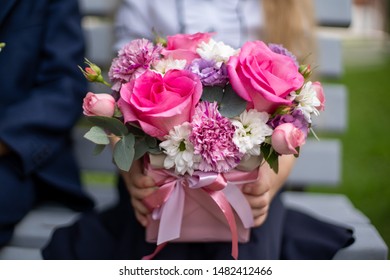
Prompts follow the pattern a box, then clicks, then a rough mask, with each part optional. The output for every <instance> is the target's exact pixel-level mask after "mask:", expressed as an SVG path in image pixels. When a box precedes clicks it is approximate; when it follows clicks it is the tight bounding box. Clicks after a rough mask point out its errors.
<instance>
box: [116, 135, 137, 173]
mask: <svg viewBox="0 0 390 280" xmlns="http://www.w3.org/2000/svg"><path fill="white" fill-rule="evenodd" d="M134 144H135V137H134V135H133V134H127V135H126V136H124V137H122V138H121V139H120V140H119V141H118V142H117V143H116V144H115V146H114V155H113V156H114V162H115V164H116V166H117V167H118V168H119V169H121V170H123V171H129V170H130V167H131V165H132V163H133V160H134V153H135V152H134Z"/></svg>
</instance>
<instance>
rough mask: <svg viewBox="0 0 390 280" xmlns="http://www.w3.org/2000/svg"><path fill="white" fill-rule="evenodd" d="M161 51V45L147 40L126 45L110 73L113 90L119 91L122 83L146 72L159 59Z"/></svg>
mask: <svg viewBox="0 0 390 280" xmlns="http://www.w3.org/2000/svg"><path fill="white" fill-rule="evenodd" d="M161 50H162V47H161V46H160V45H157V46H154V45H153V43H152V42H150V41H148V40H147V39H136V40H133V41H131V42H130V43H128V44H126V45H125V46H124V47H123V48H122V49H120V50H119V52H118V55H117V57H116V58H114V60H113V61H112V64H111V68H110V70H109V72H108V76H109V77H110V80H111V81H112V83H113V84H114V85H113V86H112V89H113V90H116V91H119V89H120V86H121V84H122V83H127V82H129V81H130V80H131V79H132V78H134V77H135V78H136V77H138V76H139V75H141V74H142V73H143V72H145V71H146V69H148V68H150V65H151V64H152V63H153V62H155V61H156V60H157V59H159V57H160V51H161Z"/></svg>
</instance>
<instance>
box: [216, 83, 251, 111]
mask: <svg viewBox="0 0 390 280" xmlns="http://www.w3.org/2000/svg"><path fill="white" fill-rule="evenodd" d="M246 105H247V102H246V101H245V100H244V99H242V98H241V97H240V96H238V94H237V93H236V92H235V91H234V90H233V88H232V86H231V85H227V86H226V87H225V93H224V94H223V98H222V101H221V103H220V104H219V112H220V113H221V115H222V116H224V117H227V118H233V117H235V116H238V115H240V114H241V113H242V112H243V111H244V110H245V108H246Z"/></svg>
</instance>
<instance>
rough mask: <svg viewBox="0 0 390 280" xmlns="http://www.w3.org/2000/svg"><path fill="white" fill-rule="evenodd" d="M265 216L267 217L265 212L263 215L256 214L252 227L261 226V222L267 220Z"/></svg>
mask: <svg viewBox="0 0 390 280" xmlns="http://www.w3.org/2000/svg"><path fill="white" fill-rule="evenodd" d="M267 217H268V213H267V214H265V215H261V216H258V217H256V218H255V219H254V223H253V225H254V227H259V226H261V225H262V224H264V222H265V221H266V220H267Z"/></svg>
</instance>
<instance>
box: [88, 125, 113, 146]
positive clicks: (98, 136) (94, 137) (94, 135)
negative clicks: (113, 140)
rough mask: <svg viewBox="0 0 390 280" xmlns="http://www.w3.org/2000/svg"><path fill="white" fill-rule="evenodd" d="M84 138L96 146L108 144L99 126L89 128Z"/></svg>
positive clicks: (105, 135)
mask: <svg viewBox="0 0 390 280" xmlns="http://www.w3.org/2000/svg"><path fill="white" fill-rule="evenodd" d="M84 138H86V139H88V140H90V141H92V142H93V143H95V144H98V145H107V144H109V143H110V140H109V138H108V136H107V134H106V132H105V131H104V129H102V128H101V127H99V126H93V127H91V129H90V130H89V131H88V132H87V133H85V135H84Z"/></svg>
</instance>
